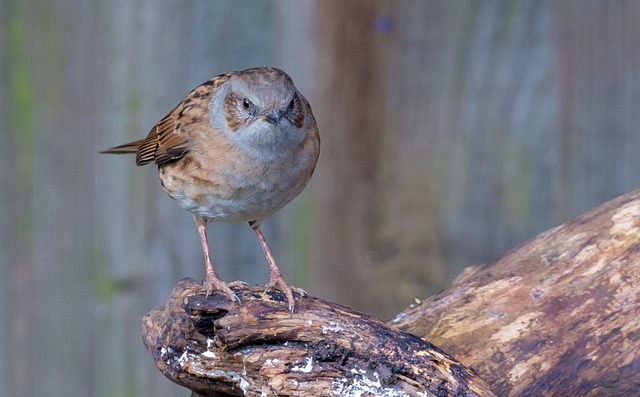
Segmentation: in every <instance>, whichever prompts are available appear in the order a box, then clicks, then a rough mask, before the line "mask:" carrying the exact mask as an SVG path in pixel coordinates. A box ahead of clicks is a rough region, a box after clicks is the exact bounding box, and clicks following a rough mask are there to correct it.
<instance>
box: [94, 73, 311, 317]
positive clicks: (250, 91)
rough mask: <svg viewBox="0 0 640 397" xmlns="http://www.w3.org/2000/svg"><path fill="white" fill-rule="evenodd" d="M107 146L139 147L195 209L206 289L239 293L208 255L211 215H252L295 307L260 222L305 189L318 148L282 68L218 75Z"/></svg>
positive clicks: (173, 192)
mask: <svg viewBox="0 0 640 397" xmlns="http://www.w3.org/2000/svg"><path fill="white" fill-rule="evenodd" d="M101 153H116V154H122V153H136V164H137V165H139V166H140V165H145V164H148V163H151V162H154V163H156V164H157V165H158V170H159V174H160V183H161V184H162V187H163V188H164V190H165V191H166V192H167V193H168V194H169V196H171V197H172V198H174V199H175V200H176V201H177V202H178V204H180V205H181V206H182V208H185V209H187V210H189V211H191V212H192V213H193V216H194V218H195V221H196V225H197V227H198V234H199V235H200V242H201V244H202V250H203V251H204V258H205V263H206V285H207V293H208V294H209V293H211V292H212V291H213V290H216V289H217V290H221V291H223V292H224V293H226V294H227V295H228V296H229V298H230V299H231V300H237V301H239V299H238V297H237V296H236V294H235V293H234V292H233V291H232V290H231V287H241V286H242V285H243V284H244V283H243V282H241V281H234V282H231V283H225V282H224V281H222V280H220V278H219V277H218V275H217V273H216V272H215V270H214V268H213V265H212V264H211V259H210V257H209V246H208V242H207V231H206V225H207V222H208V221H223V222H248V223H249V226H251V228H252V229H253V230H254V231H255V233H256V235H257V236H258V240H259V241H260V245H261V246H262V250H263V251H264V255H265V256H266V259H267V263H268V265H269V272H270V273H269V281H268V283H267V285H266V286H267V290H269V289H272V288H275V287H280V289H281V290H282V291H283V292H284V293H285V295H286V296H287V300H288V302H289V309H290V310H291V312H292V313H293V310H294V307H295V303H294V296H293V292H294V291H295V292H297V293H299V294H300V295H303V296H304V295H306V292H305V291H304V290H303V289H301V288H296V287H292V286H289V285H288V284H287V283H286V282H285V281H284V279H283V278H282V274H281V273H280V270H279V269H278V266H277V264H276V261H275V260H274V258H273V255H271V251H270V250H269V246H268V245H267V243H266V241H265V239H264V236H263V234H262V231H261V230H260V222H262V220H264V219H265V218H267V217H269V216H270V215H271V214H273V213H274V212H276V211H277V210H279V209H280V208H282V207H283V206H284V205H285V204H287V203H288V202H289V201H291V200H292V199H293V198H294V197H296V196H297V195H298V194H300V192H301V191H302V190H303V189H304V187H305V186H306V184H307V182H308V181H309V178H311V175H312V174H313V170H314V169H315V166H316V161H317V160H318V155H319V154H320V137H319V135H318V127H317V126H316V121H315V118H314V117H313V113H312V112H311V107H310V105H309V102H308V101H307V100H306V99H305V97H304V96H302V94H301V93H300V92H298V90H297V89H296V87H295V85H294V84H293V80H291V77H289V75H287V74H286V73H285V72H283V71H282V70H279V69H276V68H270V67H259V68H253V69H247V70H242V71H239V72H230V73H225V74H221V75H219V76H215V77H213V78H212V79H210V80H208V81H206V82H204V83H203V84H201V85H199V86H198V87H196V88H195V89H194V90H193V91H191V92H190V93H189V94H188V95H187V96H186V97H185V98H184V99H183V100H182V102H180V103H179V104H178V106H176V107H175V109H173V110H172V111H171V112H169V114H168V115H166V116H165V117H164V118H163V119H162V120H160V121H159V122H158V123H157V124H156V125H155V126H154V127H153V128H152V129H151V131H150V132H149V134H148V135H147V137H146V138H144V139H142V140H139V141H134V142H130V143H126V144H124V145H120V146H116V147H113V148H111V149H107V150H104V151H102V152H101Z"/></svg>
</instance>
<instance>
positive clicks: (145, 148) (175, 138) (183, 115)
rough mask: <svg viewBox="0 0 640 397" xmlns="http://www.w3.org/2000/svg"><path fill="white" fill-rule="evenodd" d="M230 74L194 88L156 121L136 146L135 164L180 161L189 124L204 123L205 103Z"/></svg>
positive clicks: (206, 115) (188, 140)
mask: <svg viewBox="0 0 640 397" xmlns="http://www.w3.org/2000/svg"><path fill="white" fill-rule="evenodd" d="M231 75H232V73H226V74H221V75H219V76H216V77H213V78H211V79H209V80H207V81H205V82H204V83H202V84H200V85H199V86H198V87H196V88H194V89H193V91H191V92H190V93H189V94H188V95H187V96H186V97H185V98H184V99H183V100H182V102H180V103H179V104H178V106H176V107H175V108H174V109H173V110H172V111H171V112H169V114H167V115H166V116H165V117H164V118H163V119H162V120H160V121H159V122H158V123H157V124H156V125H155V126H153V128H151V131H149V134H148V135H147V137H146V138H144V140H142V143H140V145H139V148H138V151H137V155H136V164H137V165H145V164H148V163H150V162H155V163H156V164H158V165H162V164H166V163H169V162H172V161H175V160H178V159H180V158H182V157H183V156H184V155H185V154H186V153H187V151H188V150H189V148H190V147H191V145H192V141H191V137H190V136H189V131H190V128H187V127H189V126H190V125H192V124H195V123H198V122H203V121H205V122H208V120H209V102H210V101H211V97H212V96H213V94H214V93H215V91H216V90H217V89H218V87H219V86H220V85H221V84H222V83H224V82H225V81H227V80H228V79H229V78H230V77H231Z"/></svg>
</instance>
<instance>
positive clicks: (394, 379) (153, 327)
mask: <svg viewBox="0 0 640 397" xmlns="http://www.w3.org/2000/svg"><path fill="white" fill-rule="evenodd" d="M238 295H239V297H240V299H241V300H242V304H241V305H240V304H237V303H234V302H230V301H229V300H228V298H227V297H226V296H223V295H220V294H213V295H211V296H209V297H205V296H204V290H203V289H202V287H201V283H199V282H196V281H195V280H192V279H183V280H181V281H179V282H178V283H177V284H176V286H175V287H174V290H173V293H172V295H171V297H170V298H169V301H168V303H167V305H166V306H164V307H159V308H155V309H153V310H152V311H151V312H150V313H149V314H148V315H147V316H146V317H145V318H144V320H143V326H142V335H143V339H144V342H145V344H146V346H147V348H148V349H149V351H150V352H151V353H152V355H153V357H154V359H155V362H156V365H157V367H158V368H159V369H160V371H161V372H162V373H163V374H165V375H166V376H167V377H168V378H169V379H171V380H173V381H174V382H176V383H178V384H180V385H182V386H185V387H187V388H189V389H191V390H193V391H194V395H199V396H207V395H214V394H211V393H212V392H216V393H228V394H230V395H236V396H281V395H297V396H355V395H376V396H418V395H420V396H493V394H492V393H491V391H490V390H489V388H488V387H487V386H486V384H485V383H484V382H483V381H482V380H481V379H480V378H479V377H478V376H477V375H476V374H475V373H474V372H473V371H470V370H468V369H467V368H465V367H464V366H462V365H461V364H460V363H458V362H457V361H456V360H455V359H453V358H452V357H451V356H449V355H448V354H447V353H445V352H443V351H442V350H440V349H438V348H437V347H435V346H433V345H432V344H431V343H429V342H427V341H425V340H423V339H420V338H418V337H416V336H414V335H411V334H408V333H405V332H401V331H398V330H394V329H393V328H390V327H388V326H386V325H385V324H384V323H383V322H381V321H379V320H377V319H375V318H372V317H369V316H367V315H365V314H362V313H358V312H356V311H353V310H351V309H349V308H346V307H344V306H340V305H337V304H334V303H330V302H327V301H323V300H321V299H317V298H312V297H308V298H303V299H300V300H298V301H297V306H296V312H295V313H294V314H293V315H291V314H290V313H289V311H288V310H287V308H286V305H285V304H284V296H283V295H282V294H281V293H280V292H268V293H264V292H263V287H260V286H250V287H246V288H243V289H242V290H238Z"/></svg>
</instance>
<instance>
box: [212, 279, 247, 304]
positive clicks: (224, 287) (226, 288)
mask: <svg viewBox="0 0 640 397" xmlns="http://www.w3.org/2000/svg"><path fill="white" fill-rule="evenodd" d="M205 285H206V286H207V295H206V297H207V298H208V297H209V295H211V294H212V293H213V291H216V290H217V291H222V292H224V293H225V294H226V295H227V296H228V297H229V299H230V300H231V301H236V302H238V303H240V304H241V303H242V302H241V301H240V298H239V297H238V295H236V293H235V292H233V290H232V289H231V288H232V287H236V288H243V287H244V286H246V285H247V283H245V282H244V281H239V280H238V281H232V282H230V283H225V282H224V281H222V280H220V279H219V278H217V277H215V278H214V277H207V280H206V281H205Z"/></svg>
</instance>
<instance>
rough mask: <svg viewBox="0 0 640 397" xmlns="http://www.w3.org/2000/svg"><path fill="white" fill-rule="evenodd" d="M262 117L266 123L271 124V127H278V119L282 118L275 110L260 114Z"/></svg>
mask: <svg viewBox="0 0 640 397" xmlns="http://www.w3.org/2000/svg"><path fill="white" fill-rule="evenodd" d="M262 116H263V118H264V120H265V121H266V122H268V123H271V124H273V125H280V119H281V117H282V114H281V113H280V112H279V111H277V110H275V109H273V110H269V111H266V112H264V113H262Z"/></svg>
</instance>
